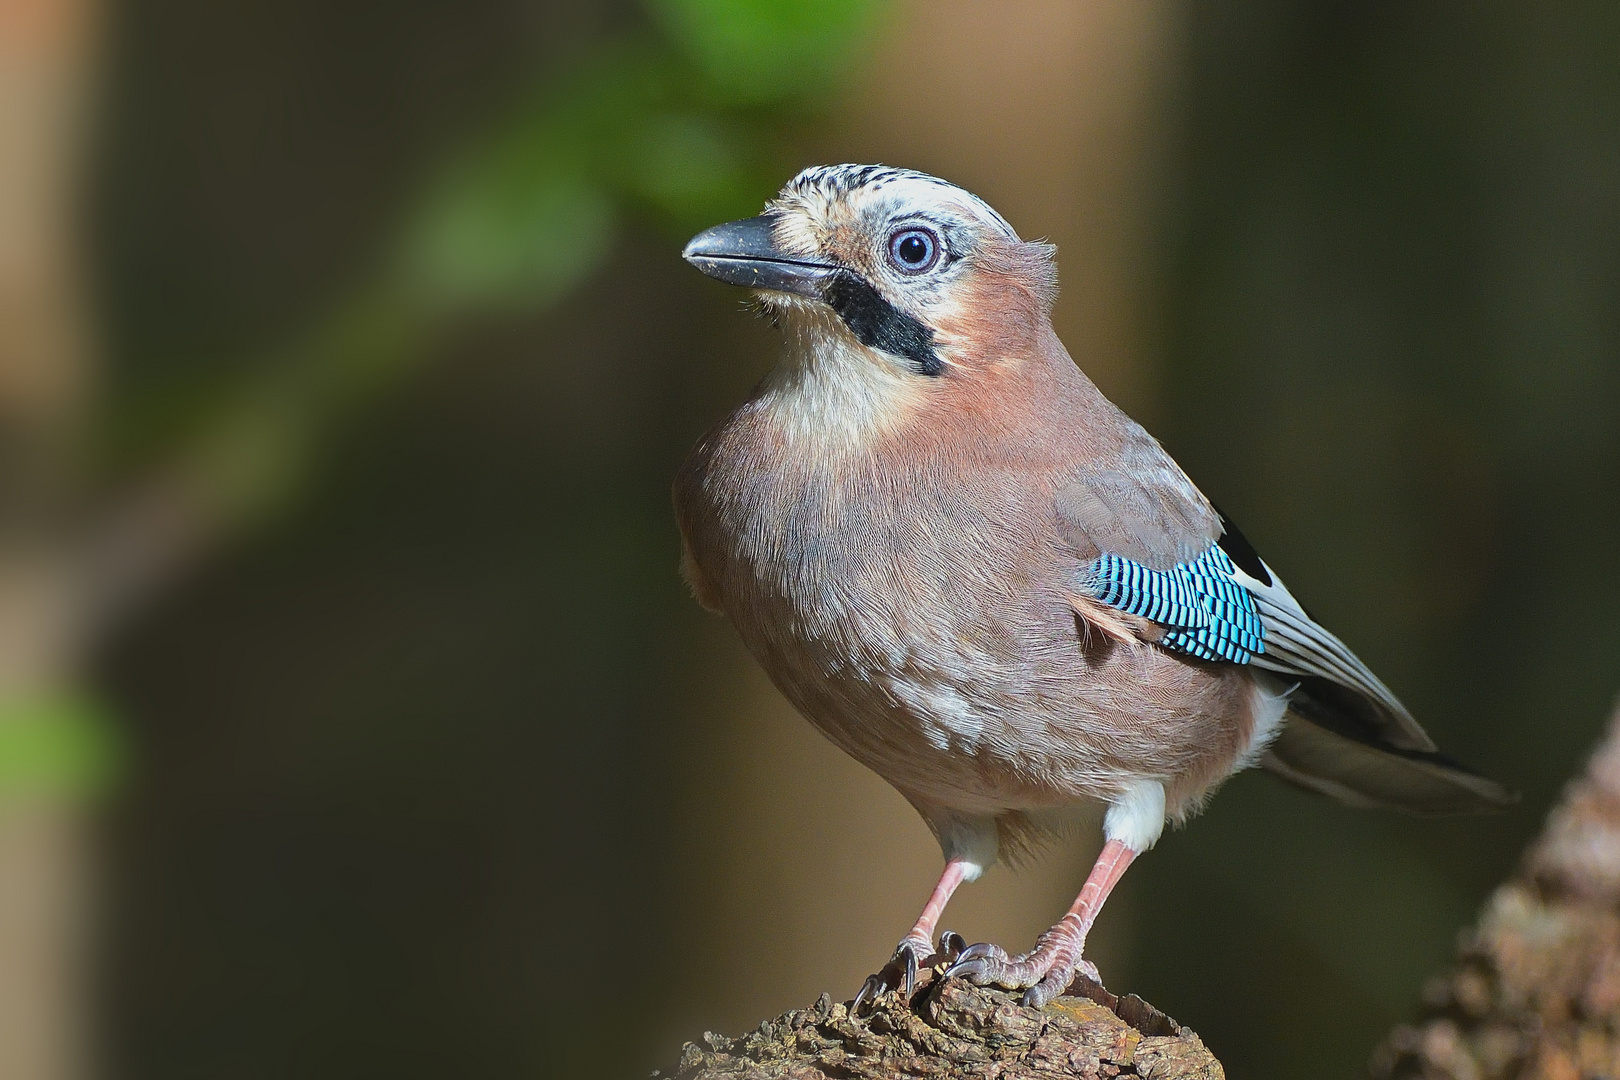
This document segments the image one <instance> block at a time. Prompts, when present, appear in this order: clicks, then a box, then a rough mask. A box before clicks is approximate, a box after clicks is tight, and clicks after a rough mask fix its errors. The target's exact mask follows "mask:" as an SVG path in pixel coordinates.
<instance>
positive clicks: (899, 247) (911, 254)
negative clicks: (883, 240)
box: [889, 228, 939, 274]
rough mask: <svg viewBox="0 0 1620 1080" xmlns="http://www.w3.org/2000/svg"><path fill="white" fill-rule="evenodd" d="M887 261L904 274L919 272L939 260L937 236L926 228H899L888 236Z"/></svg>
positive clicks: (931, 267) (932, 266)
mask: <svg viewBox="0 0 1620 1080" xmlns="http://www.w3.org/2000/svg"><path fill="white" fill-rule="evenodd" d="M889 261H890V262H891V263H893V264H894V268H895V269H896V270H899V271H900V272H901V273H904V274H921V273H923V272H924V271H927V270H932V269H933V268H934V264H935V263H937V262H939V237H937V236H935V235H934V234H933V233H931V232H929V231H928V230H927V229H916V228H912V229H901V230H900V231H898V232H896V233H895V234H894V235H893V236H891V237H889Z"/></svg>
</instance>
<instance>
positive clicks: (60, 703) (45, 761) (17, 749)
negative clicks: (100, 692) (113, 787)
mask: <svg viewBox="0 0 1620 1080" xmlns="http://www.w3.org/2000/svg"><path fill="white" fill-rule="evenodd" d="M125 749H126V748H125V746H124V741H123V738H122V737H121V735H120V729H119V727H118V726H117V724H115V723H114V722H113V720H112V716H111V714H110V713H109V712H108V710H107V709H106V707H105V706H104V704H103V703H102V702H101V701H100V700H99V699H97V698H95V697H92V696H90V695H88V694H86V693H84V692H80V691H60V692H57V693H51V694H42V695H39V696H36V697H30V698H20V699H17V700H12V701H7V702H5V704H4V705H3V706H0V800H7V799H9V798H10V797H12V796H16V795H21V794H28V793H38V792H42V791H43V792H57V793H60V792H67V793H70V794H81V795H95V794H99V793H101V792H102V791H105V790H106V789H107V787H108V785H109V784H111V783H112V782H113V781H114V780H116V779H117V777H118V775H119V774H120V772H121V770H122V768H123V765H124V762H125Z"/></svg>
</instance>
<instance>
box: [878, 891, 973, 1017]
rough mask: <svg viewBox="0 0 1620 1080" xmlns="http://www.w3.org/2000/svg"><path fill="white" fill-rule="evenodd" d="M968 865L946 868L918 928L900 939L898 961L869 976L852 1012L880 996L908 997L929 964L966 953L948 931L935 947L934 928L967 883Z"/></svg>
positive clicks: (956, 937)
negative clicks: (896, 992) (953, 896)
mask: <svg viewBox="0 0 1620 1080" xmlns="http://www.w3.org/2000/svg"><path fill="white" fill-rule="evenodd" d="M967 872H968V865H967V863H966V862H965V861H963V860H961V859H951V860H950V861H949V862H947V863H946V864H945V869H944V871H943V872H942V873H941V874H940V875H939V884H938V885H935V886H934V891H933V893H932V894H931V895H930V896H929V897H928V903H926V904H924V905H923V909H922V914H921V915H919V916H917V925H915V926H913V927H912V928H911V932H910V933H909V934H907V935H906V936H905V937H903V938H901V939H900V944H899V945H898V946H896V947H895V950H894V957H893V959H891V960H890V961H889V962H888V963H887V964H885V965H884V966H883V970H882V971H879V972H878V973H877V974H876V975H869V976H867V979H866V983H865V985H863V986H862V987H861V989H860V992H859V993H857V994H856V995H855V1000H854V1002H852V1003H851V1005H850V1007H851V1008H859V1007H860V1005H861V1002H863V1001H870V1000H872V999H873V998H875V997H877V996H878V995H879V994H886V993H888V992H889V991H890V990H893V989H896V988H897V987H904V989H905V992H906V996H907V997H909V996H911V992H912V991H913V990H914V989H916V987H917V969H918V968H919V967H922V966H923V965H925V964H929V963H934V962H935V959H934V958H935V957H936V956H937V957H941V958H943V959H947V960H949V959H953V958H954V957H955V956H956V955H957V954H958V953H960V952H961V951H962V948H963V946H965V945H966V944H967V942H965V941H963V940H962V936H961V935H960V934H956V933H952V932H951V931H948V930H947V931H946V932H945V933H944V934H942V935H940V939H939V946H938V948H937V949H936V948H935V946H934V928H935V927H936V926H938V925H939V917H940V916H941V915H943V914H944V913H945V905H946V904H948V903H950V901H951V894H952V893H954V892H956V887H957V886H958V885H960V884H962V882H963V880H965V879H966V877H967Z"/></svg>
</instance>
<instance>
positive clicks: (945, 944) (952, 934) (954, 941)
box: [934, 930, 968, 964]
mask: <svg viewBox="0 0 1620 1080" xmlns="http://www.w3.org/2000/svg"><path fill="white" fill-rule="evenodd" d="M967 947H968V943H967V938H965V937H963V936H962V935H961V934H958V933H957V932H956V931H955V930H947V931H945V932H944V933H943V934H941V935H939V945H938V946H936V947H935V950H934V953H935V955H936V956H938V957H939V962H940V963H945V964H954V963H956V961H957V960H959V959H960V958H961V956H962V953H963V952H964V951H966V949H967Z"/></svg>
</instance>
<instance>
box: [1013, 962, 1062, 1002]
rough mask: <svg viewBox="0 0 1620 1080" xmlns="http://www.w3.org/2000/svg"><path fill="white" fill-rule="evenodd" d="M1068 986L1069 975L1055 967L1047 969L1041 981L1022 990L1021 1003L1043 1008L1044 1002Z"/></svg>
mask: <svg viewBox="0 0 1620 1080" xmlns="http://www.w3.org/2000/svg"><path fill="white" fill-rule="evenodd" d="M1068 988H1069V976H1068V974H1067V973H1066V972H1061V971H1058V970H1057V969H1056V968H1054V969H1052V970H1051V971H1048V972H1047V973H1046V974H1045V975H1044V976H1043V977H1042V978H1041V981H1040V982H1038V983H1036V984H1035V985H1034V986H1032V987H1030V988H1029V989H1028V990H1025V991H1024V996H1023V1004H1024V1006H1025V1007H1026V1008H1030V1009H1044V1008H1046V1003H1047V1002H1048V1001H1051V1000H1052V999H1053V998H1055V997H1057V996H1058V995H1059V994H1061V993H1063V991H1065V990H1067V989H1068Z"/></svg>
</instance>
